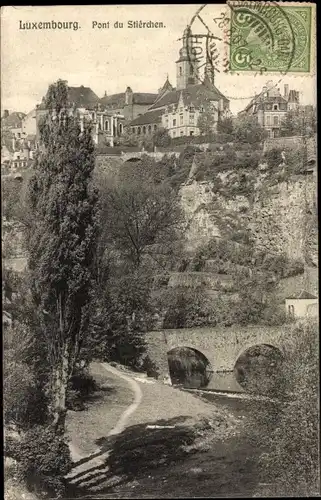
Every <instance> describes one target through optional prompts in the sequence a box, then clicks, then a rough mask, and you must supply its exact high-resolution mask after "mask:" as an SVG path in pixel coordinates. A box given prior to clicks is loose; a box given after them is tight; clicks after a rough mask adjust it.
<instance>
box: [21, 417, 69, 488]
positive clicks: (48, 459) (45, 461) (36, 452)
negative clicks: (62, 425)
mask: <svg viewBox="0 0 321 500" xmlns="http://www.w3.org/2000/svg"><path fill="white" fill-rule="evenodd" d="M17 447H18V454H19V462H18V478H19V479H20V480H22V481H24V482H25V483H26V484H27V486H28V487H29V488H30V489H34V490H36V491H39V492H43V491H44V492H46V494H47V495H49V496H50V497H52V496H56V497H58V498H61V497H62V495H63V493H64V491H65V479H64V476H65V475H66V474H67V473H68V472H69V471H70V470H71V467H72V461H71V457H70V452H69V447H68V445H67V444H66V443H65V441H64V439H63V436H59V435H57V434H56V432H55V431H54V429H53V428H51V427H42V426H35V427H34V428H33V429H31V430H29V431H28V432H26V433H25V434H24V436H23V437H22V439H21V441H20V442H19V443H18V444H17Z"/></svg>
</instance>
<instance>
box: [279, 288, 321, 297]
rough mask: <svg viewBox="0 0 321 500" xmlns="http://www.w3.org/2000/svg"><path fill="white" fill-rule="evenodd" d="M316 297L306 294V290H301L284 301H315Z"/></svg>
mask: <svg viewBox="0 0 321 500" xmlns="http://www.w3.org/2000/svg"><path fill="white" fill-rule="evenodd" d="M317 298H318V297H317V296H316V295H313V294H312V293H310V292H307V291H306V290H301V292H299V293H297V294H294V295H292V296H290V297H286V299H317Z"/></svg>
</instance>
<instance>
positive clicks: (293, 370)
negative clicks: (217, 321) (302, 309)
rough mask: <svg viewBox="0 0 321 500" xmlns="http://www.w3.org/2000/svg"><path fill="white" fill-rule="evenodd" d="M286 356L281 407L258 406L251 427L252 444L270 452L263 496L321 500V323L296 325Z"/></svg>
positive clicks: (263, 461)
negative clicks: (320, 437)
mask: <svg viewBox="0 0 321 500" xmlns="http://www.w3.org/2000/svg"><path fill="white" fill-rule="evenodd" d="M285 333H286V332H285V331H283V332H282V334H285ZM283 352H284V359H285V363H283V364H282V369H281V370H280V371H279V373H278V375H279V376H278V384H277V387H276V388H275V393H276V395H277V397H278V399H279V400H281V405H280V404H279V405H276V404H275V403H274V405H270V404H269V405H253V406H252V411H251V419H250V420H249V424H248V425H249V427H250V434H251V437H252V439H253V438H254V439H255V441H256V442H257V443H258V444H259V446H262V445H263V447H264V449H266V453H264V454H263V455H262V457H261V458H262V459H261V461H260V469H261V471H264V475H265V478H266V480H267V481H266V482H267V485H266V486H265V488H264V489H263V491H261V492H260V496H262V497H266V498H269V497H279V496H281V497H282V496H290V495H291V496H293V497H309V496H311V497H313V496H320V453H319V435H320V406H319V398H320V396H319V375H320V359H319V325H318V324H317V322H316V321H315V320H313V319H312V318H310V320H304V321H300V322H297V323H296V324H295V325H293V328H292V329H291V332H290V335H288V336H286V335H284V341H283ZM272 396H273V395H272Z"/></svg>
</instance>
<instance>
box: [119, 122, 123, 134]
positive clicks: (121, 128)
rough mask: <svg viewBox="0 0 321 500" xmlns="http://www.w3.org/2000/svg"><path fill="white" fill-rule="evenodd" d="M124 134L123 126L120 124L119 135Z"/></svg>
mask: <svg viewBox="0 0 321 500" xmlns="http://www.w3.org/2000/svg"><path fill="white" fill-rule="evenodd" d="M122 132H123V124H122V123H120V124H119V133H120V134H122Z"/></svg>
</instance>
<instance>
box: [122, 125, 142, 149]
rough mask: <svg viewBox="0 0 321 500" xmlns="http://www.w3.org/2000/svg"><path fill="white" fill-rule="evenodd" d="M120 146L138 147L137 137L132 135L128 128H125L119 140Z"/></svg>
mask: <svg viewBox="0 0 321 500" xmlns="http://www.w3.org/2000/svg"><path fill="white" fill-rule="evenodd" d="M120 145H121V146H132V147H133V146H138V137H137V136H136V135H135V134H133V133H132V132H131V131H130V129H129V128H128V127H126V128H125V130H124V132H123V134H122V136H121V138H120Z"/></svg>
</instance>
